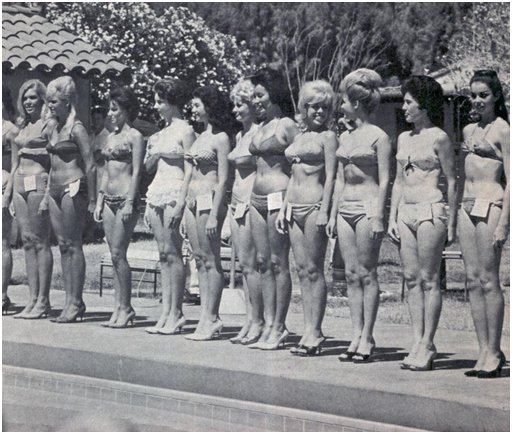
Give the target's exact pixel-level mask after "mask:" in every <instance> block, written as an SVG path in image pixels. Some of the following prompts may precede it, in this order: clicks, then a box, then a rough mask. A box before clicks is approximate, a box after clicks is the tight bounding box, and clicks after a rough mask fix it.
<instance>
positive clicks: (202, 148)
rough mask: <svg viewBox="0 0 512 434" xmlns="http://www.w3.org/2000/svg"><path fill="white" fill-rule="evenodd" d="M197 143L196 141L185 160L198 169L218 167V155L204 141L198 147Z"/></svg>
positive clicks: (186, 154)
mask: <svg viewBox="0 0 512 434" xmlns="http://www.w3.org/2000/svg"><path fill="white" fill-rule="evenodd" d="M197 142H198V141H197V140H196V141H195V142H194V144H193V145H192V147H191V148H190V150H189V152H187V153H185V160H187V161H188V162H189V163H191V164H192V165H193V166H198V167H207V166H217V165H218V161H217V153H216V152H215V151H213V150H212V149H208V143H206V142H204V141H203V143H201V142H200V143H199V145H198V144H197Z"/></svg>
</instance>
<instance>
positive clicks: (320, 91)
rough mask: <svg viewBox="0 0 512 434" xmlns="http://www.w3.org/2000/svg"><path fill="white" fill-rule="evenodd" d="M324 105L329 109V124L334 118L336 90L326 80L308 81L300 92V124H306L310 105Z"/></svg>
mask: <svg viewBox="0 0 512 434" xmlns="http://www.w3.org/2000/svg"><path fill="white" fill-rule="evenodd" d="M312 103H324V104H325V105H326V107H327V112H328V113H327V121H326V122H327V123H328V122H329V121H330V119H331V117H332V112H333V109H334V90H333V89H332V86H331V85H330V84H329V83H327V82H326V81H325V80H314V81H308V82H306V83H304V84H303V86H302V87H301V89H300V91H299V103H298V109H299V115H298V116H297V118H298V121H299V123H304V120H305V119H306V112H307V110H308V107H307V106H308V104H312Z"/></svg>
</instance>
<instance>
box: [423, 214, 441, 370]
mask: <svg viewBox="0 0 512 434" xmlns="http://www.w3.org/2000/svg"><path fill="white" fill-rule="evenodd" d="M417 239H418V258H419V263H420V276H421V280H422V287H423V290H424V300H425V316H424V318H425V319H424V332H423V338H422V341H421V346H420V348H419V351H418V353H417V356H416V359H417V363H418V364H419V365H424V364H425V363H426V362H427V361H428V359H429V357H430V354H431V353H432V352H433V351H435V346H434V336H435V333H436V330H437V325H438V323H439V317H440V316H441V307H442V297H441V286H440V279H439V270H440V267H441V258H442V254H443V250H444V246H445V241H446V226H445V225H444V223H443V222H442V221H441V220H439V219H437V218H434V220H433V221H427V222H423V223H421V224H420V226H419V227H418V231H417Z"/></svg>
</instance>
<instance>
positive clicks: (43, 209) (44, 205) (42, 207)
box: [37, 195, 49, 216]
mask: <svg viewBox="0 0 512 434" xmlns="http://www.w3.org/2000/svg"><path fill="white" fill-rule="evenodd" d="M48 202H49V200H48V196H47V195H44V196H43V198H42V199H41V202H40V203H39V207H38V208H37V215H39V216H44V215H46V213H47V212H48Z"/></svg>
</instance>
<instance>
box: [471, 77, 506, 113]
mask: <svg viewBox="0 0 512 434" xmlns="http://www.w3.org/2000/svg"><path fill="white" fill-rule="evenodd" d="M476 82H478V83H484V84H486V85H487V86H488V87H489V89H490V90H491V92H492V94H493V95H494V97H495V98H496V102H495V104H494V113H495V114H496V116H499V117H500V118H502V119H503V120H505V121H507V122H509V119H508V110H507V106H506V104H505V95H503V88H502V86H501V82H500V79H499V78H498V74H497V73H496V71H493V70H492V69H480V70H478V71H475V73H474V75H473V77H471V81H470V82H469V86H470V87H471V85H472V84H473V83H476Z"/></svg>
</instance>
